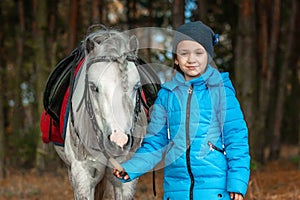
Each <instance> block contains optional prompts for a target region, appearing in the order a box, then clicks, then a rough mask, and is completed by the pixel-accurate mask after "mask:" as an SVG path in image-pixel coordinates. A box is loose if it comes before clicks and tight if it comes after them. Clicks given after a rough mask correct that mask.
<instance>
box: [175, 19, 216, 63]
mask: <svg viewBox="0 0 300 200" xmlns="http://www.w3.org/2000/svg"><path fill="white" fill-rule="evenodd" d="M182 40H192V41H195V42H198V43H199V44H201V45H202V46H203V47H204V48H205V50H206V51H207V53H208V54H209V55H210V56H211V58H213V57H214V48H213V46H214V45H215V44H217V43H218V41H219V37H218V34H215V33H214V32H213V30H212V29H211V28H210V27H208V26H207V25H205V24H203V23H202V22H200V21H196V22H188V23H186V24H183V25H181V26H179V27H178V29H177V30H176V32H175V35H174V39H173V53H176V48H177V45H178V43H179V42H181V41H182Z"/></svg>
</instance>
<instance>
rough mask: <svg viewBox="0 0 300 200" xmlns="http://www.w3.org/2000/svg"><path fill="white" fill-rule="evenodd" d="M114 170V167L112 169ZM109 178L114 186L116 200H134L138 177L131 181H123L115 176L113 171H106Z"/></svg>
mask: <svg viewBox="0 0 300 200" xmlns="http://www.w3.org/2000/svg"><path fill="white" fill-rule="evenodd" d="M110 170H112V169H110ZM106 176H107V179H109V181H110V184H111V185H112V187H113V191H114V197H115V200H132V199H134V194H135V192H136V186H137V182H138V179H134V180H132V181H130V182H126V183H122V182H120V181H119V180H117V178H116V177H114V176H113V174H112V172H111V171H110V173H108V172H106Z"/></svg>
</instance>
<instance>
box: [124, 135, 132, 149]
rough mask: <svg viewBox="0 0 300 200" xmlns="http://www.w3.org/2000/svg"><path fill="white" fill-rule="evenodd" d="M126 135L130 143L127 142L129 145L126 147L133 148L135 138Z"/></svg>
mask: <svg viewBox="0 0 300 200" xmlns="http://www.w3.org/2000/svg"><path fill="white" fill-rule="evenodd" d="M126 135H127V137H128V141H127V143H126V144H125V145H124V146H130V148H131V147H132V145H133V136H132V135H129V134H126Z"/></svg>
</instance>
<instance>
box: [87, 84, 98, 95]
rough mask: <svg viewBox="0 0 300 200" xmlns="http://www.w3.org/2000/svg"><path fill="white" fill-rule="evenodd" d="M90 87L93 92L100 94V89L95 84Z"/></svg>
mask: <svg viewBox="0 0 300 200" xmlns="http://www.w3.org/2000/svg"><path fill="white" fill-rule="evenodd" d="M89 86H90V89H91V90H92V91H93V92H97V93H98V92H99V89H98V87H97V86H96V85H95V84H94V83H90V84H89Z"/></svg>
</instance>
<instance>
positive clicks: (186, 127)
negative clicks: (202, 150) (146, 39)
mask: <svg viewBox="0 0 300 200" xmlns="http://www.w3.org/2000/svg"><path fill="white" fill-rule="evenodd" d="M192 94H193V85H191V86H190V88H189V90H188V99H187V105H186V122H185V129H186V147H187V150H186V164H187V170H188V173H189V176H190V179H191V186H190V200H192V199H193V190H194V175H193V173H192V169H191V160H190V154H191V149H190V144H191V141H190V113H191V99H192Z"/></svg>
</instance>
